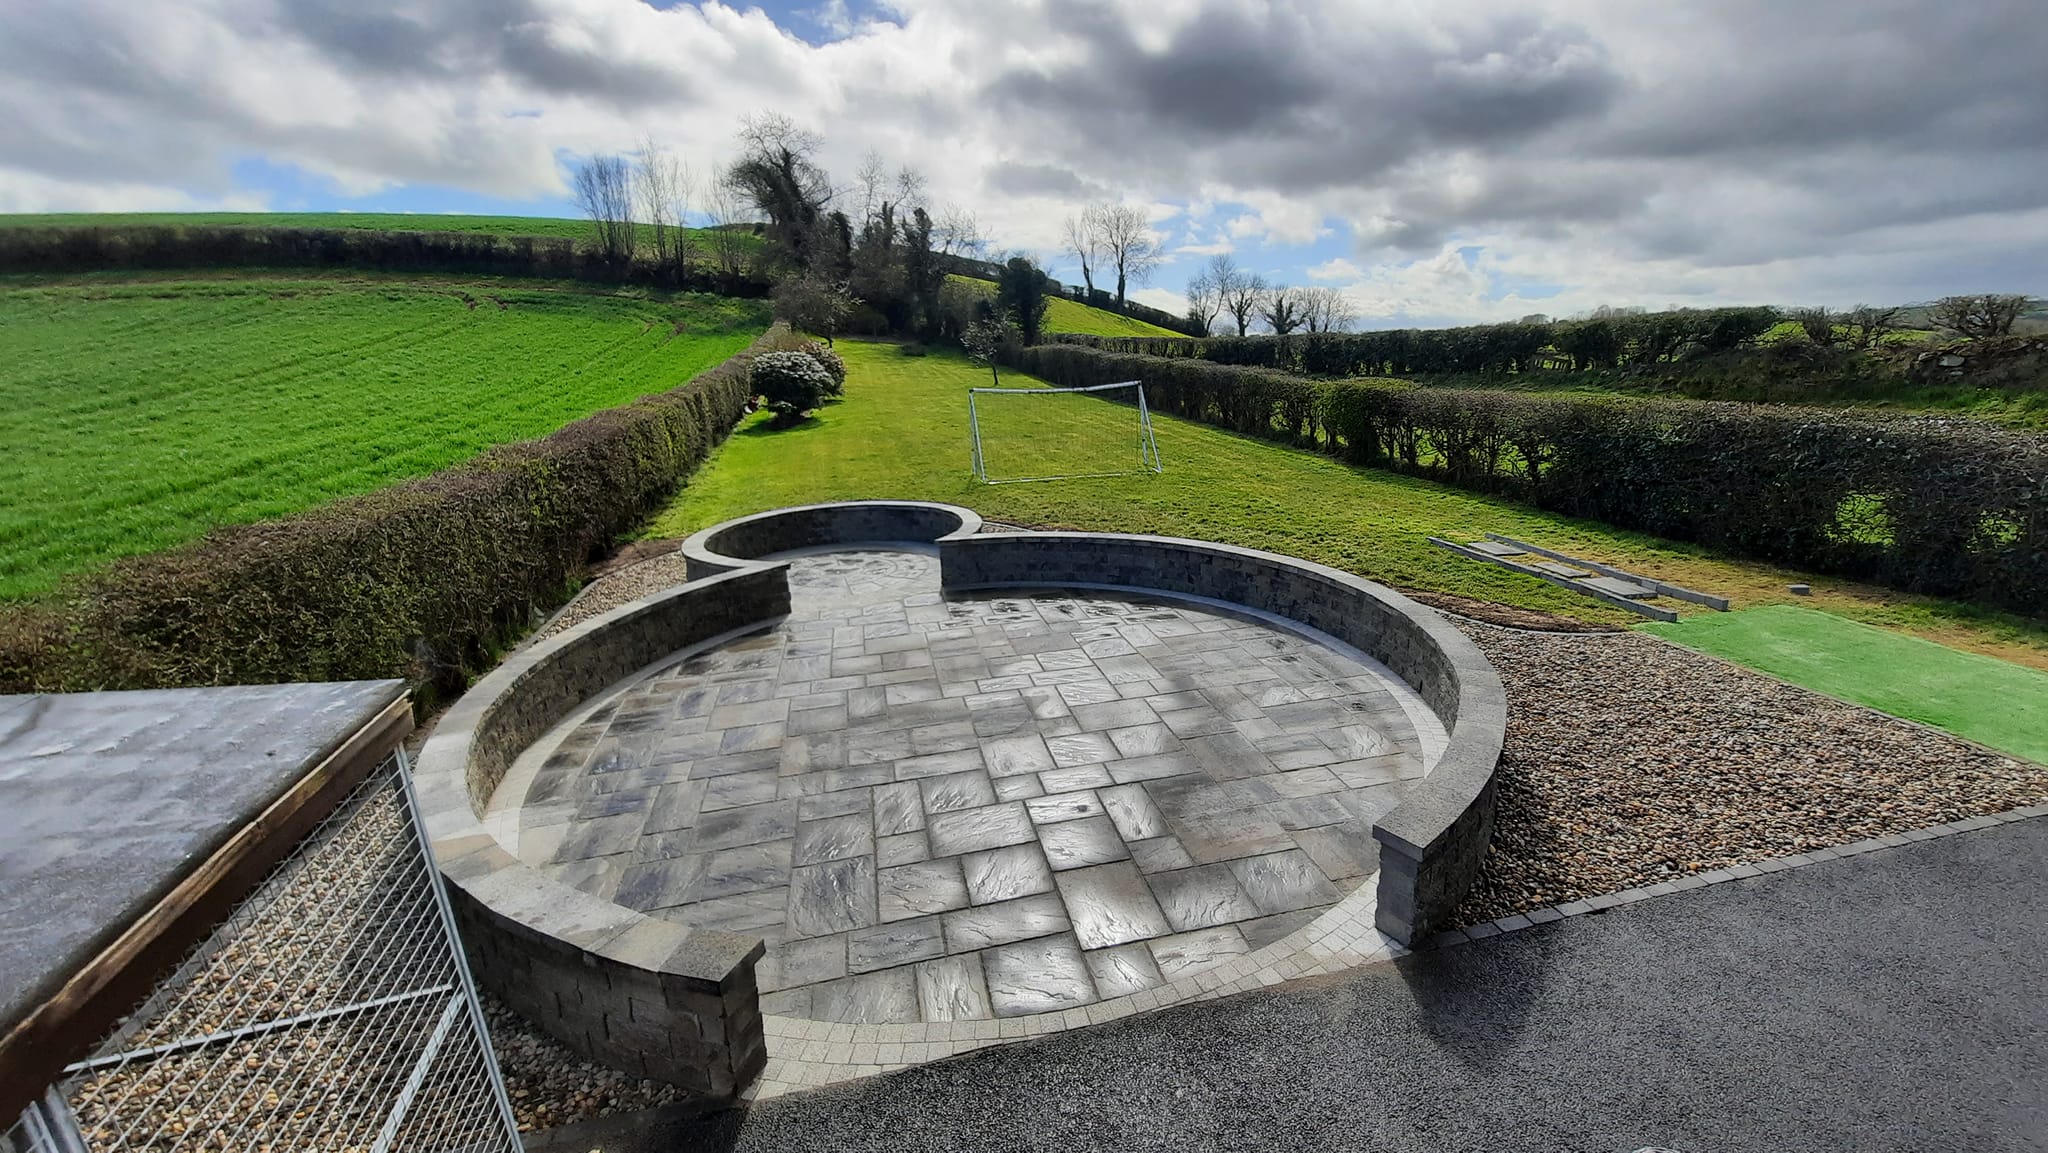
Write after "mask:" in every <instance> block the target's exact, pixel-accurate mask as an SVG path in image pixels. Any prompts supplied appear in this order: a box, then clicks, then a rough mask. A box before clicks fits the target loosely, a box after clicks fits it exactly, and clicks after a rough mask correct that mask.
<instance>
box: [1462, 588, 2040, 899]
mask: <svg viewBox="0 0 2048 1153" xmlns="http://www.w3.org/2000/svg"><path fill="white" fill-rule="evenodd" d="M1458 627H1459V628H1461V629H1463V630H1464V632H1465V633H1466V634H1467V635H1469V636H1470V637H1471V638H1472V639H1473V640H1474V641H1475V642H1477V643H1478V645H1479V647H1480V648H1481V649H1482V650H1484V651H1485V653H1486V655H1487V657H1488V658H1489V659H1491V660H1492V661H1493V664H1494V667H1495V668H1497V669H1499V670H1500V674H1501V679H1502V680H1503V681H1504V682H1505V683H1506V685H1507V690H1508V738H1507V748H1506V750H1505V752H1504V754H1503V755H1502V757H1501V771H1500V778H1499V781H1500V784H1499V790H1500V791H1499V810H1498V815H1497V819H1496V823H1495V827H1494V834H1493V848H1492V851H1491V852H1490V853H1489V854H1488V856H1487V861H1486V866H1485V869H1484V871H1483V872H1482V874H1481V876H1480V881H1479V884H1478V885H1477V886H1476V887H1475V888H1474V889H1473V891H1472V893H1471V895H1470V896H1469V897H1467V898H1466V900H1465V901H1464V903H1463V904H1462V905H1461V906H1460V907H1459V910H1458V917H1457V918H1456V919H1457V920H1458V922H1459V923H1460V924H1472V923H1475V922H1479V921H1485V920H1491V919H1493V918H1496V917H1504V916H1507V915H1509V914H1511V913H1516V912H1520V911H1523V910H1526V909H1533V908H1538V907H1541V906H1544V905H1556V904H1561V903H1563V902H1566V901H1572V900H1577V899H1579V898H1582V897H1590V896H1595V895H1597V894H1601V893H1611V892H1615V891H1617V890H1620V889H1627V888H1632V887H1634V886H1637V885H1646V884H1654V883H1656V882H1657V881H1660V880H1670V879H1672V878H1674V877H1678V876H1683V875H1685V874H1687V873H1692V872H1699V871H1704V870H1708V869H1716V868H1721V867H1723V866H1727V865H1734V864H1740V863H1745V862H1753V861H1760V860H1766V859H1768V858H1771V857H1781V856H1786V855H1789V854H1792V853H1798V852H1804V851H1806V850H1809V849H1817V848H1824V847H1826V846H1829V845H1838V844H1842V843H1845V842H1848V841H1854V840H1861V839H1863V838H1866V837H1876V836H1883V835H1886V834H1889V833H1901V832H1907V831H1910V830H1913V829H1919V828H1925V827H1927V826H1929V825H1936V824H1941V823H1944V822H1947V821H1956V820H1961V819H1963V818H1965V817H1969V816H1974V815H1978V814H1984V813H1997V812H2003V811H2005V810H2007V809H2012V808H2017V807H2020V806H2022V805H2030V804H2037V803H2040V802H2042V801H2044V800H2048V768H2043V767H2042V766H2040V765H2035V764H2032V763H2030V762H2026V761H2021V760H2017V759H2014V758H2011V757H2006V756H2002V755H2000V754H1997V753H1993V752H1989V751H1986V750H1984V749H1982V748H1980V747H1978V746H1976V745H1972V744H1969V743H1967V742H1964V741H1960V740H1957V739H1955V738H1953V737H1950V736H1947V735H1944V734H1942V733H1938V732H1935V731H1933V730H1930V729H1926V728H1922V727H1921V726H1918V725H1914V724H1910V723H1908V722H1905V721H1901V720H1898V719H1896V718H1893V717H1888V716H1885V715H1883V714H1880V713H1877V712H1873V711H1871V710H1869V709H1865V708H1860V707H1858V706H1855V705H1848V704H1843V703H1841V702H1839V701H1836V700H1834V699H1832V698H1829V697H1824V696H1821V695H1819V694H1817V693H1812V692H1808V691H1806V690H1805V689H1800V688H1794V687H1793V686H1791V685H1787V684H1785V683H1783V682H1781V681H1778V680H1774V679H1772V678H1770V677H1766V676H1761V675H1759V674H1756V673H1752V672H1748V671H1746V670H1743V669H1738V668H1735V667H1733V666H1731V665H1727V664H1724V663H1722V662H1721V661H1718V660H1715V659H1714V658H1712V657H1708V656H1704V655H1701V654H1699V653H1695V652H1692V651H1690V650H1687V649H1682V648H1679V647H1678V646H1676V645H1672V644H1669V643H1666V642H1664V641H1662V640H1659V639H1657V638H1655V637H1651V636H1648V635H1645V634H1642V633H1613V634H1606V635H1600V636H1560V635H1555V634H1542V633H1530V632H1520V631H1516V630H1512V629H1503V628H1495V627H1492V626H1490V625H1485V624H1480V623H1476V622H1470V621H1459V622H1458Z"/></svg>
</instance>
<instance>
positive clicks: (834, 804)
mask: <svg viewBox="0 0 2048 1153" xmlns="http://www.w3.org/2000/svg"><path fill="white" fill-rule="evenodd" d="M803 779H804V778H801V777H796V778H790V777H785V778H783V780H784V781H785V783H786V782H788V781H791V780H797V781H801V780H803ZM869 800H870V798H869V791H868V790H867V789H841V790H839V791H838V792H836V793H830V792H822V793H800V794H799V796H798V797H797V802H796V819H797V820H798V821H799V822H802V821H822V820H825V819H827V818H830V817H846V816H854V815H859V816H862V817H865V816H867V815H868V805H869Z"/></svg>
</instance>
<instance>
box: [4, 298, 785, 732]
mask: <svg viewBox="0 0 2048 1153" xmlns="http://www.w3.org/2000/svg"><path fill="white" fill-rule="evenodd" d="M799 343H800V338H798V337H796V336H794V335H792V334H791V333H789V331H788V330H787V329H784V328H782V327H780V326H778V327H776V328H773V329H770V330H769V332H768V333H766V334H765V335H763V336H762V337H761V338H760V339H759V340H757V341H755V342H754V344H752V345H751V346H749V347H748V348H747V350H746V351H744V352H741V353H740V354H739V355H737V356H735V357H733V358H732V359H730V360H728V361H726V362H725V363H723V364H721V365H719V366H717V367H716V368H713V369H710V370H709V371H706V372H703V373H700V374H699V375H698V376H696V377H695V378H693V379H692V380H690V381H689V382H687V383H685V384H682V385H680V386H678V387H676V388H673V389H670V390H669V391H667V392H664V393H660V394H658V395H655V396H649V397H645V398H642V399H641V400H638V401H635V402H633V403H632V404H627V405H622V406H620V407H618V408H612V409H607V410H605V411H603V412H599V413H596V414H594V415H592V416H589V417H586V418H584V419H583V420H579V421H576V422H574V423H571V424H568V425H565V426H563V427H562V428H561V429H559V430H557V431H556V432H554V433H553V434H551V435H549V436H545V437H542V438H540V439H538V440H532V441H526V442H523V443H519V444H511V445H505V446H502V447H499V448H495V449H492V450H490V451H488V452H486V453H484V454H483V455H481V456H479V457H477V458H476V459H475V460H473V461H471V462H469V463H467V464H463V465H458V466H456V467H454V468H449V469H444V470H442V471H441V472H438V473H434V474H432V475H430V476H426V477H421V478H419V479H417V480H412V481H407V482H405V483H402V484H397V485H393V486H391V487H389V488H385V489H381V490H379V491H377V492H374V493H369V494H366V495H363V496H359V497H352V498H349V499H346V500H341V501H336V502H334V503H332V504H329V505H325V506H322V507H320V508H317V509H313V510H311V511H308V512H306V513H302V514H298V515H294V516H289V517H285V518H282V519H279V520H274V521H267V522H262V523H257V524H249V525H239V526H235V527H231V528H222V529H217V530H215V531H214V532H212V533H210V534H208V535H207V536H206V537H205V538H203V539H202V540H199V541H196V542H194V543H192V544H190V545H185V546H181V547H178V548H174V549H170V550H167V551H164V552H160V553H153V554H149V555H145V556H139V557H133V558H130V559H128V560H124V561H121V562H118V563H116V564H115V565H113V566H112V567H111V568H109V569H107V570H105V571H103V572H101V573H98V574H94V575H91V576H87V577H83V578H79V579H76V580H74V581H72V582H70V583H69V584H68V585H67V586H66V587H65V589H64V590H63V592H62V595H61V596H59V597H57V598H55V599H53V600H51V601H48V602H39V603H32V604H25V605H19V606H15V607H13V608H12V609H10V610H8V611H6V612H4V613H0V692H16V691H42V690H56V689H101V688H161V687H172V686H185V685H218V684H247V683H270V682H280V681H325V680H352V679H359V678H373V677H402V678H405V679H408V680H411V681H413V682H414V683H415V684H417V685H419V686H421V687H423V688H425V689H427V690H428V693H427V694H426V695H428V696H431V695H433V693H434V692H435V691H440V692H446V691H448V690H456V689H459V688H460V687H461V686H462V684H463V683H464V682H465V680H466V678H467V677H468V676H469V675H471V674H473V673H475V672H477V671H479V670H481V669H483V668H486V667H488V666H489V665H490V664H491V663H492V661H493V653H494V650H495V648H496V647H497V646H499V645H501V644H502V643H504V642H505V641H506V640H507V639H508V638H509V637H511V636H513V635H515V634H516V633H517V632H519V631H521V630H523V629H524V628H525V627H528V626H529V625H530V624H531V623H532V622H533V620H534V619H535V617H536V616H537V615H538V614H539V613H541V612H543V611H545V610H546V609H548V608H550V607H552V606H554V605H556V604H559V603H560V602H561V601H562V600H563V599H564V598H565V597H566V596H567V594H568V593H569V591H570V582H571V581H572V579H573V578H574V577H575V575H576V574H577V573H578V572H579V571H580V570H581V569H582V567H583V566H584V565H586V564H588V563H589V562H590V560H591V559H592V558H593V557H594V556H596V555H597V554H599V553H600V552H602V551H603V550H604V549H606V548H607V547H609V546H610V544H611V543H612V542H613V541H614V540H616V539H617V538H618V537H619V535H620V534H622V533H624V532H626V531H628V530H630V529H632V528H633V527H634V526H636V525H638V524H639V523H641V522H642V521H643V520H644V519H645V518H646V517H647V516H648V515H649V514H650V513H652V512H653V511H654V510H655V509H657V508H659V507H660V505H661V504H662V502H663V500H664V499H665V498H666V497H667V496H668V495H669V494H670V493H672V492H673V491H674V490H675V488H676V486H677V485H678V484H679V483H681V482H682V480H683V479H684V478H686V477H687V476H688V475H689V474H690V473H691V472H692V471H694V470H695V469H696V467H697V466H698V465H699V464H700V463H702V462H703V460H704V458H705V457H706V456H707V455H708V454H709V453H710V451H711V450H712V448H713V447H715V446H716V445H717V444H718V443H719V442H720V441H721V440H723V439H724V438H725V436H726V434H727V433H728V432H730V431H731V429H732V428H733V426H734V425H735V424H737V423H738V421H739V419H740V417H741V415H742V414H743V413H744V412H745V410H746V406H747V403H748V401H749V399H750V397H751V390H750V388H749V385H748V366H749V364H750V363H751V361H752V360H753V358H754V357H756V356H758V355H760V354H762V353H766V352H771V351H775V350H779V349H790V348H795V347H797V346H798V344H799Z"/></svg>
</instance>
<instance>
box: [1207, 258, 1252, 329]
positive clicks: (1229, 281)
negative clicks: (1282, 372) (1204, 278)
mask: <svg viewBox="0 0 2048 1153" xmlns="http://www.w3.org/2000/svg"><path fill="white" fill-rule="evenodd" d="M1209 279H1210V280H1211V281H1213V282H1215V285H1216V298H1217V300H1218V301H1219V302H1220V303H1221V305H1222V310H1223V311H1224V312H1227V313H1229V314H1230V318H1231V319H1232V320H1234V321H1236V322H1237V334H1238V335H1239V336H1244V335H1245V334H1247V333H1249V332H1250V331H1251V330H1252V318H1253V317H1254V316H1256V315H1257V314H1258V310H1259V302H1260V300H1261V299H1262V298H1264V296H1265V295H1266V278H1265V277H1263V276H1260V275H1259V274H1258V273H1256V272H1247V271H1246V270H1244V269H1242V268H1239V267H1238V266H1237V261H1235V260H1232V259H1231V258H1230V257H1229V256H1228V255H1227V254H1222V255H1217V256H1213V257H1210V258H1209Z"/></svg>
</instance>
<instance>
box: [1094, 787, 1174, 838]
mask: <svg viewBox="0 0 2048 1153" xmlns="http://www.w3.org/2000/svg"><path fill="white" fill-rule="evenodd" d="M1096 796H1097V798H1098V799H1099V800H1100V801H1101V802H1102V807H1103V809H1104V810H1105V811H1106V813H1107V814H1108V816H1109V819H1110V823H1111V824H1113V825H1115V826H1116V831H1117V835H1118V836H1119V837H1121V838H1123V839H1124V841H1125V842H1127V843H1128V842H1131V841H1142V840H1148V839H1150V838H1153V837H1159V836H1164V835H1165V834H1166V831H1167V827H1166V817H1165V816H1164V815H1163V814H1162V813H1160V811H1159V807H1158V806H1157V805H1154V804H1153V803H1152V798H1151V796H1150V795H1149V794H1147V793H1146V792H1145V789H1144V787H1143V786H1142V785H1137V784H1130V785H1117V786H1114V787H1112V788H1106V789H1102V790H1099V791H1098V792H1097V794H1096Z"/></svg>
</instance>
